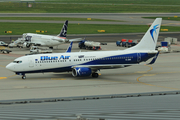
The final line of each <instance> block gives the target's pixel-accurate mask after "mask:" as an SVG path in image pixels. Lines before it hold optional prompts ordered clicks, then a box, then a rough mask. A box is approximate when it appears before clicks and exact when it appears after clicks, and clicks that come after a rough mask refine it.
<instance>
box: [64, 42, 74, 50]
mask: <svg viewBox="0 0 180 120" xmlns="http://www.w3.org/2000/svg"><path fill="white" fill-rule="evenodd" d="M72 44H73V42H71V43H70V44H69V47H68V49H67V50H66V52H71V48H72Z"/></svg>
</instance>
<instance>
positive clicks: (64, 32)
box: [57, 20, 68, 37]
mask: <svg viewBox="0 0 180 120" xmlns="http://www.w3.org/2000/svg"><path fill="white" fill-rule="evenodd" d="M67 27H68V20H66V21H65V23H64V25H63V27H62V29H61V32H60V33H59V35H57V36H59V37H66V33H67Z"/></svg>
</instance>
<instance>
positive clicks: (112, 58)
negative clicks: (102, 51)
mask: <svg viewBox="0 0 180 120" xmlns="http://www.w3.org/2000/svg"><path fill="white" fill-rule="evenodd" d="M131 58H133V57H110V58H92V59H84V61H88V60H89V61H90V60H114V59H131ZM69 61H70V62H71V60H69ZM74 61H82V59H74ZM52 62H66V60H51V61H48V60H47V61H46V60H44V61H36V63H52Z"/></svg>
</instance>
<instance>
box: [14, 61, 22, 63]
mask: <svg viewBox="0 0 180 120" xmlns="http://www.w3.org/2000/svg"><path fill="white" fill-rule="evenodd" d="M13 63H22V61H13Z"/></svg>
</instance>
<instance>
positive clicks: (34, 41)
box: [22, 20, 82, 49]
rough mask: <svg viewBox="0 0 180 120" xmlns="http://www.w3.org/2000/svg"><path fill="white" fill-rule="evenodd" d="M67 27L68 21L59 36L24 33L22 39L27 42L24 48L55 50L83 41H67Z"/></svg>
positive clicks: (78, 39) (77, 39) (76, 39)
mask: <svg viewBox="0 0 180 120" xmlns="http://www.w3.org/2000/svg"><path fill="white" fill-rule="evenodd" d="M67 27H68V20H66V21H65V23H64V25H63V27H62V29H61V32H60V34H58V35H57V36H51V35H42V34H34V33H24V34H23V35H22V38H23V39H24V40H25V42H24V44H23V47H27V48H29V47H30V46H42V47H49V48H51V49H53V46H57V45H60V44H63V43H67V42H71V41H81V40H82V38H75V39H66V33H67Z"/></svg>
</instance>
